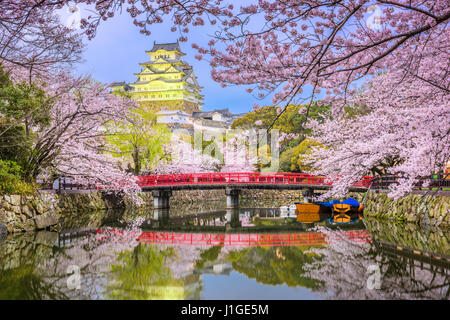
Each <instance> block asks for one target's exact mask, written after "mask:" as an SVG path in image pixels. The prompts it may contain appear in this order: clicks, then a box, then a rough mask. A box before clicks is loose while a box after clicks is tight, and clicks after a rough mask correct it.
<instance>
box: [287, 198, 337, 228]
mask: <svg viewBox="0 0 450 320" xmlns="http://www.w3.org/2000/svg"><path fill="white" fill-rule="evenodd" d="M295 206H296V208H297V211H298V213H297V219H296V221H297V222H301V223H312V222H319V221H322V220H324V219H328V218H330V215H331V207H327V206H323V205H321V204H319V203H308V202H295Z"/></svg>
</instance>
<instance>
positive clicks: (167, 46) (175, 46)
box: [148, 41, 181, 52]
mask: <svg viewBox="0 0 450 320" xmlns="http://www.w3.org/2000/svg"><path fill="white" fill-rule="evenodd" d="M161 49H162V50H166V51H179V52H181V49H180V44H179V43H178V41H177V42H173V43H156V42H155V41H154V42H153V48H152V49H151V50H149V51H148V52H155V51H158V50H161Z"/></svg>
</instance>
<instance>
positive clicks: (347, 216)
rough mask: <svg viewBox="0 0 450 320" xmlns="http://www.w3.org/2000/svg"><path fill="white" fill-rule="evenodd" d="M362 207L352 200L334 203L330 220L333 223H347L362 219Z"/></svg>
mask: <svg viewBox="0 0 450 320" xmlns="http://www.w3.org/2000/svg"><path fill="white" fill-rule="evenodd" d="M362 211H363V205H362V204H360V203H359V202H358V201H356V200H355V199H353V198H348V199H346V200H344V201H341V202H338V203H334V204H333V206H332V212H331V214H332V217H331V220H332V221H333V222H335V223H348V222H351V221H355V220H357V219H358V218H362Z"/></svg>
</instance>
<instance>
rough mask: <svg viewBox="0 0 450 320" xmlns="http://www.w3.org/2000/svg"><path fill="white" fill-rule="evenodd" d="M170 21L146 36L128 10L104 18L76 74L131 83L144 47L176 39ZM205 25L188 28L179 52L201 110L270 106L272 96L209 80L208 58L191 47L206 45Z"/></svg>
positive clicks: (144, 58)
mask: <svg viewBox="0 0 450 320" xmlns="http://www.w3.org/2000/svg"><path fill="white" fill-rule="evenodd" d="M80 11H81V17H86V16H87V15H89V12H88V11H87V9H86V8H85V7H80ZM60 14H61V22H62V23H65V21H66V20H67V18H68V17H69V14H67V13H66V9H63V10H62V11H61V12H60ZM170 26H171V25H170V24H169V23H163V24H158V25H154V26H152V29H151V31H152V34H151V35H150V36H145V35H143V34H141V33H139V29H138V28H137V27H136V26H135V25H134V24H133V22H132V19H131V18H130V17H129V15H128V13H126V12H124V13H123V14H122V15H117V16H115V17H114V18H112V19H110V20H108V21H103V22H102V23H101V24H100V26H99V29H98V32H97V35H96V37H95V38H94V39H93V40H86V44H87V46H86V50H85V52H84V55H83V58H84V61H83V62H82V63H80V64H78V65H76V70H74V72H75V73H76V74H91V75H92V76H93V77H94V78H95V79H97V80H99V81H102V82H106V83H111V82H114V81H126V82H134V81H135V80H136V77H135V75H134V73H137V72H139V71H140V69H141V67H140V66H139V65H138V63H139V62H144V61H148V55H147V54H146V53H145V51H146V50H150V49H151V48H152V46H153V41H156V42H157V43H167V42H175V41H176V40H177V35H178V33H175V32H171V31H170ZM208 32H211V29H208V28H207V27H203V28H195V29H193V30H192V31H191V33H190V37H189V39H188V42H182V43H180V45H181V48H182V51H183V52H184V53H186V56H185V57H184V61H186V62H187V63H189V64H190V65H192V66H193V67H194V72H195V74H196V76H197V78H198V81H199V83H200V85H201V86H202V87H204V88H203V90H202V94H203V95H204V101H203V102H204V106H203V110H206V111H207V110H213V109H222V108H229V109H230V111H231V112H233V113H241V112H248V111H251V109H252V108H253V105H254V104H255V103H257V104H259V105H271V98H270V97H269V98H265V99H264V100H259V99H257V98H255V97H254V96H252V95H251V94H249V93H247V92H246V91H245V87H243V86H233V87H226V88H222V87H221V86H220V85H219V84H218V83H216V82H214V81H213V80H212V79H211V75H210V72H211V67H210V66H209V63H208V62H207V61H203V60H202V61H199V60H197V59H195V58H194V56H195V54H196V53H197V51H196V50H194V49H192V47H191V45H192V43H198V44H200V45H202V44H206V43H207V42H208V40H209V37H208Z"/></svg>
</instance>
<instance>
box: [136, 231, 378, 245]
mask: <svg viewBox="0 0 450 320" xmlns="http://www.w3.org/2000/svg"><path fill="white" fill-rule="evenodd" d="M334 236H336V238H338V239H339V237H341V239H342V240H347V241H352V242H371V241H372V238H371V236H370V233H369V232H368V231H367V230H351V231H339V232H336V233H333V237H334ZM137 241H138V242H141V243H160V244H175V245H213V246H300V245H323V244H327V243H328V242H327V237H326V235H325V234H323V233H321V232H309V233H256V234H255V233H253V234H252V233H225V234H224V233H178V232H143V233H142V234H141V235H140V236H139V237H138V238H137Z"/></svg>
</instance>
